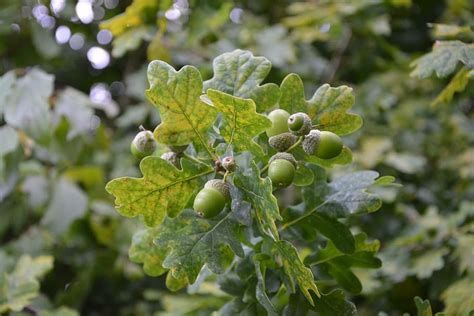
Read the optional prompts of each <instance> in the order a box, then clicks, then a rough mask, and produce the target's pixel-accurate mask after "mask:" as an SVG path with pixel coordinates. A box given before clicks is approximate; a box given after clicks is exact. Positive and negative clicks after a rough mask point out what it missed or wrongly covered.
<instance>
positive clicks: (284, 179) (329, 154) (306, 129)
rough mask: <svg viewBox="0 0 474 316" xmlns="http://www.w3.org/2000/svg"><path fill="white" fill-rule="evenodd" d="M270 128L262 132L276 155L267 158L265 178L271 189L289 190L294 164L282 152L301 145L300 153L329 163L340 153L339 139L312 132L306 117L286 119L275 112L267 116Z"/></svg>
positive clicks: (324, 132) (283, 112) (298, 116)
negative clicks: (302, 152)
mask: <svg viewBox="0 0 474 316" xmlns="http://www.w3.org/2000/svg"><path fill="white" fill-rule="evenodd" d="M268 118H269V119H270V120H271V121H272V126H271V127H270V128H268V129H267V130H266V133H267V136H268V143H269V144H270V146H272V147H273V148H275V149H276V150H277V151H278V153H277V154H275V155H274V156H273V157H272V158H270V161H269V166H268V176H269V177H270V179H271V180H272V183H273V185H274V186H275V187H279V188H284V187H287V186H289V185H290V184H291V183H292V182H293V179H294V177H295V173H296V160H295V158H294V156H293V155H292V154H290V153H287V152H286V151H289V150H290V149H291V148H292V147H294V146H295V145H297V144H299V142H301V146H302V148H303V150H304V152H305V153H306V154H308V155H314V156H316V157H318V158H321V159H332V158H335V157H337V156H339V154H340V153H341V151H342V148H343V144H342V140H341V138H340V137H339V136H338V135H336V134H334V133H332V132H329V131H320V130H318V129H313V124H312V121H311V118H310V117H309V116H308V114H306V113H302V112H298V113H295V114H292V115H290V113H288V112H287V111H285V110H282V109H277V110H274V111H272V112H270V113H269V114H268Z"/></svg>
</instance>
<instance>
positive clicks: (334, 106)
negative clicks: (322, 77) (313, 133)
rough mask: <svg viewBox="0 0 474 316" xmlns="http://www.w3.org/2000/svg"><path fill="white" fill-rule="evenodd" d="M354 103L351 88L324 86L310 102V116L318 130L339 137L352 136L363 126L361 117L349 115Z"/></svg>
mask: <svg viewBox="0 0 474 316" xmlns="http://www.w3.org/2000/svg"><path fill="white" fill-rule="evenodd" d="M354 101H355V97H354V95H353V94H352V88H351V87H348V86H340V87H337V88H333V87H331V86H329V85H328V84H323V85H322V86H321V87H319V88H318V90H316V92H315V93H314V95H313V97H312V98H311V100H309V101H308V114H309V116H310V117H311V118H312V120H313V125H315V126H316V128H318V129H321V130H327V131H331V132H333V133H336V134H338V135H347V134H351V133H353V132H355V131H356V130H358V129H359V128H360V127H361V126H362V118H361V117H360V116H359V115H357V114H354V113H347V111H348V110H350V108H351V107H352V106H353V105H354Z"/></svg>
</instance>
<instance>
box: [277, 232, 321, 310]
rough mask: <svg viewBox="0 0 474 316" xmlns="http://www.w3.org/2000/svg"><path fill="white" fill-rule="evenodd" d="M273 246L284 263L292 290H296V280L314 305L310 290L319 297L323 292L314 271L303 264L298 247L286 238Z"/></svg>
mask: <svg viewBox="0 0 474 316" xmlns="http://www.w3.org/2000/svg"><path fill="white" fill-rule="evenodd" d="M273 247H274V250H275V252H277V253H278V254H279V256H280V258H281V261H282V263H283V269H284V270H285V273H286V275H288V277H289V282H290V287H291V291H292V292H293V293H294V292H295V282H296V283H297V284H298V286H299V289H300V290H301V291H302V292H303V294H304V296H305V297H306V298H307V299H308V301H309V302H310V304H311V305H314V300H313V298H312V295H311V293H310V290H311V291H313V292H314V293H315V294H316V295H317V296H318V297H320V296H321V294H320V293H319V290H318V288H317V286H316V283H315V282H314V276H313V272H312V271H311V269H310V268H308V267H306V266H305V265H304V264H303V262H302V261H301V259H300V256H299V255H298V250H296V248H295V247H294V246H293V245H292V244H290V243H289V242H288V241H286V240H281V241H276V242H274V243H273Z"/></svg>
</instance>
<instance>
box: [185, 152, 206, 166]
mask: <svg viewBox="0 0 474 316" xmlns="http://www.w3.org/2000/svg"><path fill="white" fill-rule="evenodd" d="M183 156H184V157H185V158H187V159H189V160H192V161H194V162H196V163H199V164H205V163H206V162H204V161H202V160H200V159H199V158H196V157H193V156H190V155H188V154H183Z"/></svg>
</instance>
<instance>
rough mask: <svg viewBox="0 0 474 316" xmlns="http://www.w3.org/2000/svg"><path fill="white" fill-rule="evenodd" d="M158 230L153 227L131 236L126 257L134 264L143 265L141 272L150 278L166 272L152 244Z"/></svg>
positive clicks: (161, 259) (157, 250)
mask: <svg viewBox="0 0 474 316" xmlns="http://www.w3.org/2000/svg"><path fill="white" fill-rule="evenodd" d="M159 230H160V228H159V227H153V228H147V229H142V230H139V231H138V232H136V233H135V235H133V239H132V245H131V246H130V249H129V250H128V256H129V258H130V260H131V261H133V262H135V263H143V271H145V273H146V274H148V275H150V276H159V275H162V274H163V273H165V272H166V271H167V270H166V269H165V268H163V266H162V264H163V257H162V255H161V253H160V251H159V249H158V248H157V247H156V245H155V244H154V242H153V241H154V239H155V236H156V235H157V234H158V232H159Z"/></svg>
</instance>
